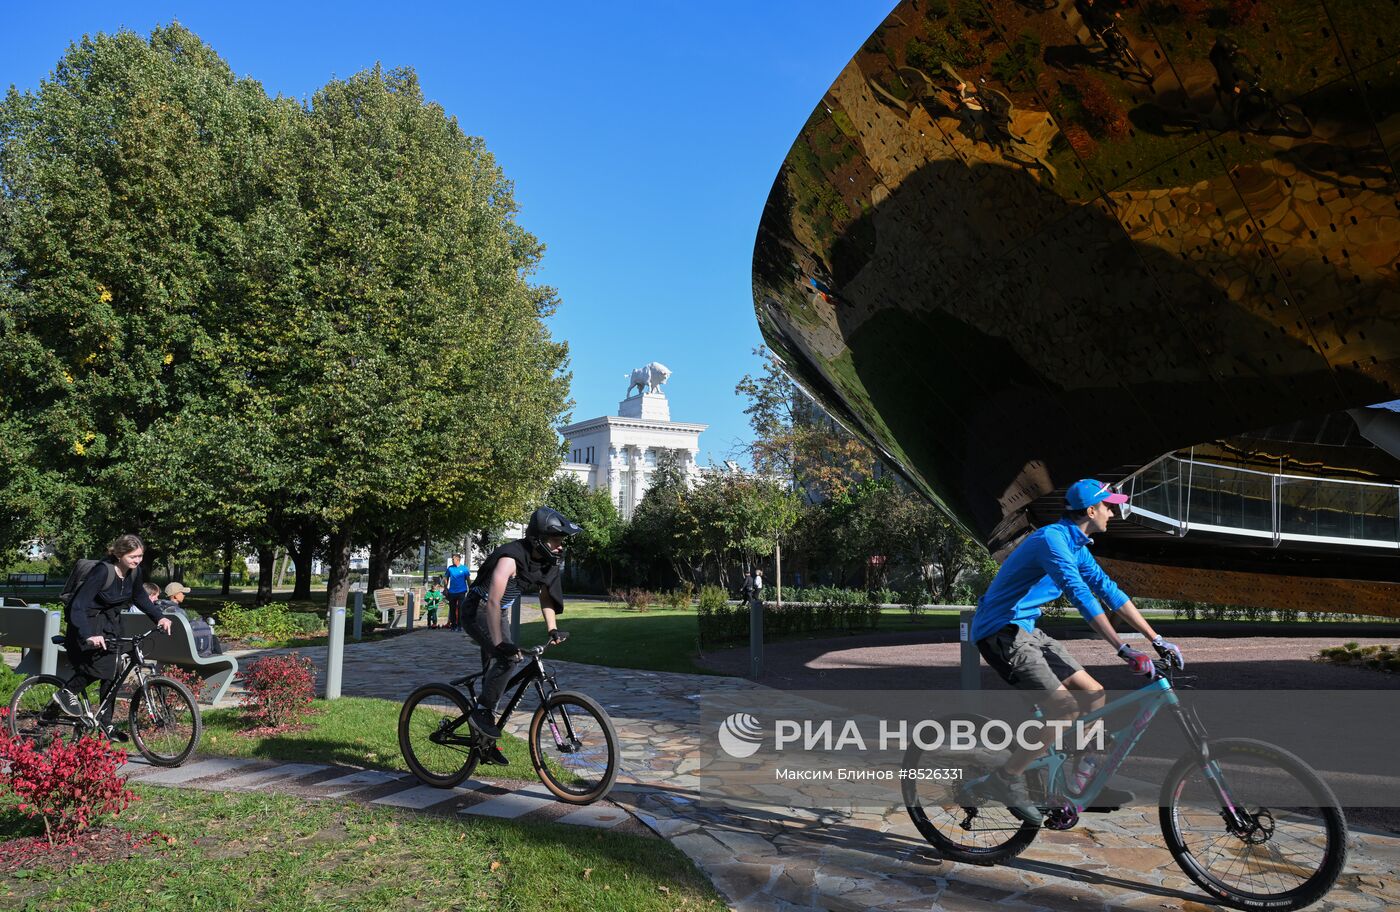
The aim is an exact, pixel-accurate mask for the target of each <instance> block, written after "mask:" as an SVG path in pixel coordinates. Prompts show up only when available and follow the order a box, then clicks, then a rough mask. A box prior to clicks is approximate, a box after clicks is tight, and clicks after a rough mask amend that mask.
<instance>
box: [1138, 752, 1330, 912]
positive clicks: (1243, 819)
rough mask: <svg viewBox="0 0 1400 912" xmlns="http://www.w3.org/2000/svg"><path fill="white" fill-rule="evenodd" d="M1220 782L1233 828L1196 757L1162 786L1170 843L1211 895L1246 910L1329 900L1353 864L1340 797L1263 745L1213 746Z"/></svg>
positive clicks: (1285, 754) (1295, 763) (1184, 866)
mask: <svg viewBox="0 0 1400 912" xmlns="http://www.w3.org/2000/svg"><path fill="white" fill-rule="evenodd" d="M1209 748H1210V759H1211V763H1212V764H1213V766H1214V768H1215V769H1214V770H1213V771H1212V775H1214V774H1217V771H1218V775H1219V781H1220V788H1221V789H1223V790H1224V792H1225V794H1226V795H1227V796H1228V799H1229V803H1230V805H1231V806H1232V807H1233V808H1234V809H1235V812H1236V814H1237V815H1238V817H1239V818H1240V822H1237V823H1230V822H1227V821H1228V820H1229V819H1230V818H1231V816H1232V815H1231V814H1230V812H1229V810H1228V809H1227V808H1225V807H1223V806H1222V804H1221V799H1220V795H1219V792H1218V791H1217V788H1216V786H1215V785H1214V784H1213V783H1212V781H1211V779H1210V778H1208V774H1207V771H1206V769H1205V765H1204V764H1202V762H1201V758H1200V756H1199V755H1198V754H1195V753H1190V754H1187V755H1186V756H1185V757H1182V758H1181V759H1180V760H1179V761H1177V763H1176V765H1175V766H1174V767H1172V769H1171V771H1170V772H1169V773H1168V774H1167V779H1166V781H1165V782H1164V783H1163V784H1162V799H1161V802H1160V804H1161V807H1160V815H1161V823H1162V835H1164V836H1165V837H1166V840H1167V849H1168V850H1169V851H1170V852H1171V853H1172V857H1173V858H1175V859H1176V863H1177V864H1178V865H1180V867H1181V869H1182V870H1183V871H1185V872H1186V875H1187V876H1188V877H1190V878H1191V879H1192V880H1194V881H1195V882H1196V883H1197V884H1199V885H1200V886H1201V888H1202V889H1204V890H1205V891H1206V892H1208V893H1210V894H1211V895H1212V896H1214V897H1216V898H1217V899H1220V900H1223V901H1225V902H1228V903H1230V904H1232V905H1235V906H1238V907H1239V908H1243V909H1301V908H1303V907H1304V906H1307V905H1310V904H1311V903H1314V902H1316V901H1317V900H1318V899H1319V898H1321V897H1322V895H1323V894H1325V893H1326V892H1327V891H1328V890H1329V889H1331V888H1332V884H1333V883H1334V882H1335V881H1336V880H1337V876H1338V875H1339V874H1340V873H1341V871H1342V866H1343V865H1344V864H1345V863H1346V842H1347V825H1346V819H1345V817H1343V815H1342V811H1341V809H1340V808H1339V807H1338V806H1337V799H1336V796H1335V795H1333V794H1332V790H1331V789H1330V788H1328V787H1327V784H1326V783H1325V782H1323V781H1322V780H1321V779H1320V778H1319V777H1318V775H1317V773H1315V772H1313V771H1312V769H1311V768H1309V767H1308V765H1307V764H1306V763H1304V762H1303V761H1302V760H1300V759H1298V758H1297V757H1296V756H1294V755H1293V754H1291V753H1289V752H1288V751H1286V750H1284V749H1283V748H1280V747H1275V746H1274V745H1272V744H1266V743H1264V742H1263V741H1253V740H1250V739H1246V738H1228V739H1223V740H1219V741H1211V742H1210V743H1209Z"/></svg>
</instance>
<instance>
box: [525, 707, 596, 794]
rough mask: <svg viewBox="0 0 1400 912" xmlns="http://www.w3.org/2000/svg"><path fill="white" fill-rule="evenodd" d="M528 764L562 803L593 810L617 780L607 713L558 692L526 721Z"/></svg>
mask: <svg viewBox="0 0 1400 912" xmlns="http://www.w3.org/2000/svg"><path fill="white" fill-rule="evenodd" d="M530 762H531V763H533V764H534V766H535V772H536V773H538V774H539V776H540V781H541V782H543V783H544V787H545V788H547V789H549V790H550V791H551V792H553V793H554V795H555V797H557V798H558V799H559V800H560V801H567V802H568V803H570V804H592V803H593V802H594V801H597V800H598V799H599V798H602V797H603V796H604V795H606V794H607V793H608V791H609V790H610V789H611V788H612V786H613V782H614V781H615V780H616V779H617V765H618V764H617V731H616V730H615V729H614V728H613V724H612V719H611V718H609V717H608V713H607V710H605V709H603V707H601V706H599V705H598V703H597V702H596V701H595V700H594V699H593V698H592V697H588V696H585V695H583V694H581V693H573V692H571V691H567V690H561V691H559V692H558V693H556V694H554V695H553V696H551V697H550V698H549V699H548V700H546V701H545V702H544V703H543V704H541V705H540V707H539V708H538V709H536V710H535V715H534V717H533V718H532V719H530Z"/></svg>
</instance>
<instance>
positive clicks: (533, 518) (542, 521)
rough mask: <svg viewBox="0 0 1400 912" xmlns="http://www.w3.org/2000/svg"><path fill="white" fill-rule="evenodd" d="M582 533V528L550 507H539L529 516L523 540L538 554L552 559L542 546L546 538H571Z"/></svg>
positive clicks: (546, 549)
mask: <svg viewBox="0 0 1400 912" xmlns="http://www.w3.org/2000/svg"><path fill="white" fill-rule="evenodd" d="M582 531H583V527H582V526H580V525H579V524H578V523H575V522H572V521H570V520H569V519H568V518H567V517H565V516H564V514H563V513H560V512H559V511H558V510H555V509H554V508H552V507H540V508H539V509H538V510H536V511H535V512H534V513H532V514H531V515H530V523H529V525H527V526H526V527H525V540H526V541H528V542H529V543H530V544H531V545H532V546H533V547H534V548H535V550H536V551H538V552H539V553H541V554H544V555H546V556H549V557H552V556H553V555H551V554H550V553H549V549H548V548H546V547H545V546H544V540H545V539H546V538H548V537H549V536H551V535H562V536H564V537H565V538H572V537H573V536H575V535H577V534H579V533H580V532H582Z"/></svg>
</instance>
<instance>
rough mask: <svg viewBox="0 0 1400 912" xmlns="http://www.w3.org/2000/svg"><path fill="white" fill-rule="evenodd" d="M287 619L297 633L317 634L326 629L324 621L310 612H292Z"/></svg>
mask: <svg viewBox="0 0 1400 912" xmlns="http://www.w3.org/2000/svg"><path fill="white" fill-rule="evenodd" d="M287 617H288V619H289V620H290V621H291V622H292V626H293V627H295V628H296V631H297V633H303V634H305V633H319V632H321V631H322V630H325V629H326V619H325V618H323V617H321V616H320V615H319V614H316V613H315V612H311V611H293V612H292V613H291V614H289V615H288V616H287Z"/></svg>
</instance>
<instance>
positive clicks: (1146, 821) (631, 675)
mask: <svg viewBox="0 0 1400 912" xmlns="http://www.w3.org/2000/svg"><path fill="white" fill-rule="evenodd" d="M567 650H568V647H567V646H564V647H562V648H560V649H558V650H554V651H552V652H551V654H550V663H549V664H550V668H551V670H552V671H554V673H555V674H556V676H557V677H558V680H559V683H560V686H561V687H563V688H565V689H570V690H580V691H583V692H584V693H587V694H589V695H591V696H593V697H595V698H596V699H598V700H599V701H600V702H601V703H603V705H604V706H606V707H607V709H608V711H609V713H610V714H611V715H612V717H613V720H614V722H615V724H616V726H617V730H618V735H619V736H620V739H621V741H622V746H623V771H622V774H621V775H620V776H619V779H618V786H617V788H616V789H615V790H614V792H613V794H612V796H611V797H612V799H613V800H615V801H616V802H617V804H619V805H621V806H623V807H626V808H627V809H629V810H630V811H632V812H633V813H634V814H635V815H636V816H637V818H638V819H639V820H641V821H642V822H643V823H645V824H646V825H647V826H648V827H650V828H651V829H653V830H654V831H655V832H657V833H659V834H660V835H662V836H663V837H665V838H666V839H668V840H670V841H671V842H672V844H674V845H675V846H676V847H678V848H679V849H681V850H682V851H683V852H685V853H686V855H688V856H689V857H690V858H691V859H692V860H694V861H695V863H696V864H697V865H698V866H699V867H700V868H701V870H703V871H704V872H705V873H706V874H707V875H708V876H709V877H710V878H711V880H712V881H713V882H714V883H715V885H716V886H717V887H718V888H719V890H720V891H721V892H722V893H723V894H724V895H725V896H726V897H727V898H728V900H729V902H731V903H732V904H733V905H734V906H735V907H736V908H739V909H744V910H750V909H752V910H798V909H823V910H847V909H850V910H855V909H876V910H913V909H930V910H932V909H944V910H979V909H982V910H992V909H996V910H1019V912H1033V910H1046V909H1050V910H1058V909H1076V910H1077V909H1132V910H1157V909H1187V910H1200V909H1208V908H1217V906H1215V905H1213V904H1211V903H1210V902H1209V900H1208V899H1207V897H1206V896H1205V895H1204V894H1202V893H1201V891H1200V890H1198V889H1197V888H1196V887H1195V885H1194V884H1192V883H1190V881H1188V880H1187V879H1186V877H1185V876H1184V875H1183V874H1182V873H1181V872H1180V871H1179V870H1178V869H1177V867H1176V865H1175V863H1174V862H1173V861H1172V859H1171V856H1170V855H1168V854H1167V852H1166V849H1165V847H1164V845H1163V842H1162V837H1161V832H1160V829H1159V827H1158V824H1157V821H1156V814H1155V813H1151V812H1150V811H1149V812H1148V813H1142V812H1131V811H1124V812H1121V813H1117V814H1111V815H1104V816H1094V817H1092V818H1090V819H1088V820H1087V822H1085V823H1082V824H1081V825H1080V826H1079V827H1078V828H1076V829H1075V830H1072V831H1070V832H1067V833H1053V834H1052V833H1044V834H1042V835H1041V837H1040V838H1039V839H1038V840H1037V841H1036V842H1035V843H1034V844H1033V845H1032V846H1031V847H1030V848H1029V849H1028V850H1027V851H1026V852H1025V854H1024V855H1022V857H1021V858H1019V859H1017V860H1016V861H1014V862H1011V863H1009V864H1007V865H1002V866H998V867H990V868H982V867H973V866H968V865H958V864H952V863H948V862H943V861H941V860H940V859H938V858H937V857H936V855H935V854H934V853H933V852H932V850H931V849H930V848H929V846H928V845H927V843H925V842H924V840H923V839H922V838H921V837H920V836H919V835H918V833H917V831H915V830H914V828H913V826H912V824H911V823H910V822H909V819H908V817H907V815H906V814H905V813H904V811H903V809H902V808H895V809H891V810H889V811H886V812H883V813H880V812H873V811H868V812H853V813H852V812H841V813H836V812H826V813H820V812H814V811H812V810H810V809H806V808H794V807H782V806H777V807H774V806H771V805H769V806H762V805H757V804H755V805H752V806H745V805H742V804H740V803H737V802H733V801H726V802H723V803H717V802H713V801H707V800H706V799H705V797H704V796H703V795H702V794H700V787H701V780H700V777H699V776H698V775H697V771H698V770H699V769H700V767H701V765H702V762H703V758H704V757H705V756H706V754H707V752H708V751H710V750H712V749H713V748H712V747H711V746H710V745H711V743H712V741H713V733H712V732H711V731H709V730H707V729H702V728H701V727H700V723H699V721H698V720H699V711H698V706H697V701H698V697H699V695H700V694H702V693H708V694H714V693H717V692H723V691H727V692H730V693H732V694H735V695H738V696H743V697H744V698H745V699H746V700H747V699H751V700H752V701H753V705H755V706H761V705H763V703H762V701H763V700H764V698H765V689H764V688H762V687H760V686H758V685H756V684H754V683H752V682H749V681H746V680H743V679H740V678H732V677H719V676H715V677H709V676H700V675H683V674H661V673H653V672H642V671H630V670H612V669H607V668H601V667H596V666H589V665H578V664H573V663H568V662H563V661H553V659H554V657H555V656H564V655H567ZM303 652H304V654H306V655H308V656H310V657H311V658H313V659H315V660H317V661H320V662H323V661H324V653H325V651H324V650H323V649H318V650H303ZM475 654H476V650H475V648H474V647H470V646H469V645H468V644H467V643H466V641H465V640H464V639H463V638H460V637H459V636H458V635H455V634H452V633H450V632H447V631H441V630H425V631H419V632H415V633H412V634H407V635H404V636H400V637H395V638H393V639H388V640H382V641H378V642H374V643H361V644H350V645H349V646H348V647H347V649H346V656H345V670H344V678H343V680H344V690H345V693H347V694H352V695H356V696H375V697H384V698H388V699H402V698H403V697H404V696H405V695H406V694H407V693H408V692H409V691H410V690H412V689H413V688H414V687H415V686H417V685H418V684H420V683H424V682H426V681H430V680H448V679H450V678H453V677H456V676H458V675H460V674H462V673H463V670H464V669H465V670H474V669H475V667H476V658H475ZM220 775H224V774H220ZM317 777H319V779H318V778H317ZM304 778H305V779H306V780H308V781H311V785H312V787H314V786H315V783H316V782H317V781H322V780H325V779H333V778H336V777H335V775H334V774H332V773H319V774H308V775H307V776H306V777H304ZM322 788H323V789H324V786H323V787H322ZM394 788H395V787H392V786H389V785H387V784H384V785H378V786H373V787H369V786H367V787H366V788H365V789H364V790H363V794H365V795H373V796H374V797H382V796H380V795H379V793H378V791H376V789H383V790H384V793H385V794H390V793H392V792H393V789H394ZM409 792H412V789H408V790H405V791H403V792H400V793H399V794H404V795H407V794H408V793H409ZM526 797H527V798H528V797H529V796H526ZM371 800H373V799H371ZM404 800H408V799H407V798H405V799H404ZM453 800H460V799H458V798H454V799H453ZM490 800H491V801H498V800H500V798H493V799H490ZM497 806H498V807H499V806H501V805H497ZM489 810H490V809H489V808H488V811H489ZM477 813H478V814H481V813H483V812H482V811H480V810H478V812H477ZM536 813H538V811H536ZM1397 872H1400V838H1397V836H1396V834H1393V833H1382V832H1373V831H1359V830H1358V829H1357V828H1355V827H1354V828H1353V835H1352V844H1351V855H1350V859H1349V862H1348V866H1347V871H1346V872H1345V873H1344V874H1343V875H1342V879H1341V880H1340V881H1339V882H1338V885H1337V887H1336V888H1335V889H1334V890H1333V891H1332V893H1331V894H1329V896H1328V897H1327V899H1325V900H1324V901H1323V902H1321V903H1318V904H1317V905H1316V906H1314V907H1313V908H1315V909H1319V910H1346V912H1370V910H1385V909H1393V908H1397V907H1400V874H1397Z"/></svg>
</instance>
